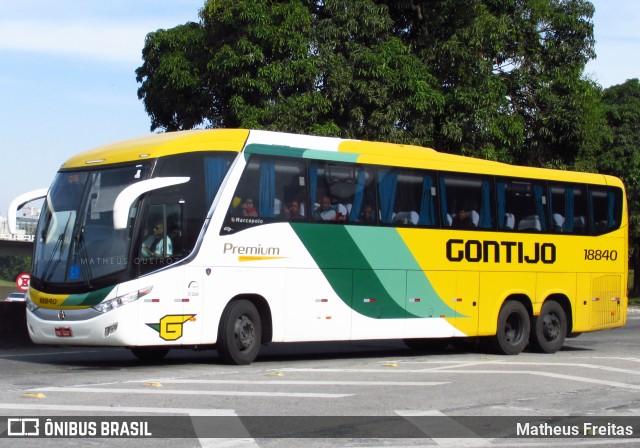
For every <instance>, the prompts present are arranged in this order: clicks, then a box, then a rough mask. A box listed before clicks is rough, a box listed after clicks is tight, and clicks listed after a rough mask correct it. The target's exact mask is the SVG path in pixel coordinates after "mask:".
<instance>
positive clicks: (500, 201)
mask: <svg viewBox="0 0 640 448" xmlns="http://www.w3.org/2000/svg"><path fill="white" fill-rule="evenodd" d="M506 191H507V184H506V183H504V182H498V183H496V205H497V207H498V229H500V230H503V229H504V228H505V224H506V222H505V217H506V216H505V215H506V214H507V197H506V196H507V195H506Z"/></svg>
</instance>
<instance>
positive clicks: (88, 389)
mask: <svg viewBox="0 0 640 448" xmlns="http://www.w3.org/2000/svg"><path fill="white" fill-rule="evenodd" d="M29 392H81V393H92V394H93V393H96V394H118V393H120V394H147V395H219V396H220V395H222V396H232V397H285V398H344V397H351V396H353V394H322V393H301V392H246V391H237V390H175V389H173V390H158V389H109V388H104V389H103V388H97V387H43V388H36V389H31V390H29Z"/></svg>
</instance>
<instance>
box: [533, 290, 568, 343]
mask: <svg viewBox="0 0 640 448" xmlns="http://www.w3.org/2000/svg"><path fill="white" fill-rule="evenodd" d="M566 337H567V315H566V314H565V312H564V308H562V305H560V304H559V303H558V302H555V301H547V302H545V303H544V305H542V309H541V310H540V315H539V316H535V317H534V318H533V320H532V322H531V346H532V348H533V349H534V350H536V351H538V352H541V353H555V352H557V351H558V350H560V348H561V347H562V344H564V340H565V338H566Z"/></svg>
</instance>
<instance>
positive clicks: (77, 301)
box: [62, 286, 115, 306]
mask: <svg viewBox="0 0 640 448" xmlns="http://www.w3.org/2000/svg"><path fill="white" fill-rule="evenodd" d="M114 287H115V286H109V287H108V288H102V289H98V290H97V291H91V292H87V293H84V294H71V295H69V297H67V298H66V299H65V301H64V303H63V304H62V305H63V306H93V305H97V304H98V303H100V302H102V301H103V300H104V298H105V297H107V296H108V295H109V293H110V292H111V291H112V290H113V288H114Z"/></svg>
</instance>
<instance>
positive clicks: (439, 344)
mask: <svg viewBox="0 0 640 448" xmlns="http://www.w3.org/2000/svg"><path fill="white" fill-rule="evenodd" d="M450 342H451V339H449V338H420V339H405V340H404V343H405V344H406V346H407V347H409V348H410V349H412V350H415V351H417V352H441V351H443V350H444V349H446V348H447V347H448V346H449V343H450Z"/></svg>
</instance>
